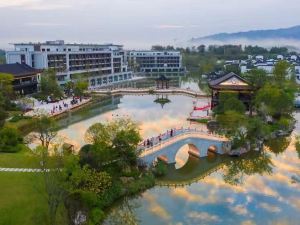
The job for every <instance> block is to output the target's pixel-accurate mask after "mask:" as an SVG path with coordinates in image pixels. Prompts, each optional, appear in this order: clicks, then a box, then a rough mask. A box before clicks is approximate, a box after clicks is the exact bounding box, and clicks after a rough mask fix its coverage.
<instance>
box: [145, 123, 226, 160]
mask: <svg viewBox="0 0 300 225" xmlns="http://www.w3.org/2000/svg"><path fill="white" fill-rule="evenodd" d="M225 142H228V140H227V139H226V138H224V137H220V136H217V135H211V134H207V133H203V132H202V131H198V130H191V129H179V130H178V131H176V132H175V136H174V137H171V138H167V139H166V140H164V139H163V141H161V142H154V145H153V146H150V147H148V148H147V146H146V149H145V150H143V152H142V153H141V156H140V158H141V159H142V160H144V162H145V163H147V164H148V165H151V164H152V163H153V161H155V159H156V158H158V157H159V156H161V155H165V156H166V158H167V159H168V160H164V161H166V162H167V163H169V164H173V163H174V164H176V155H177V154H178V152H179V151H180V149H181V148H182V147H183V146H187V154H186V155H187V156H188V157H189V156H194V157H196V158H201V157H206V156H208V154H210V153H211V154H213V155H215V154H223V153H224V148H223V145H224V143H225ZM141 148H142V149H143V148H145V144H143V146H141ZM186 161H187V160H186Z"/></svg>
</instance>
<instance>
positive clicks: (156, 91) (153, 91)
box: [89, 87, 209, 98]
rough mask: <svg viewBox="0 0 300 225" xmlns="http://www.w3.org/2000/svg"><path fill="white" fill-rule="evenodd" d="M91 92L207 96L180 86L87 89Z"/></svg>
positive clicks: (102, 93)
mask: <svg viewBox="0 0 300 225" xmlns="http://www.w3.org/2000/svg"><path fill="white" fill-rule="evenodd" d="M89 92H90V93H92V94H96V95H97V94H99V95H113V94H186V95H189V96H193V97H198V98H199V97H202V98H207V97H209V96H208V95H206V94H203V93H201V92H197V91H193V90H188V89H182V88H170V89H156V88H154V87H151V88H120V89H95V90H93V89H91V90H89Z"/></svg>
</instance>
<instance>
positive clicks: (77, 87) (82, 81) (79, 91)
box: [73, 74, 89, 96]
mask: <svg viewBox="0 0 300 225" xmlns="http://www.w3.org/2000/svg"><path fill="white" fill-rule="evenodd" d="M86 77H87V76H86V74H76V76H75V77H74V83H73V84H74V85H73V91H74V94H75V95H76V96H83V95H84V92H85V91H86V90H87V89H88V87H89V82H88V80H87V78H86Z"/></svg>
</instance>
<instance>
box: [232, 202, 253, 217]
mask: <svg viewBox="0 0 300 225" xmlns="http://www.w3.org/2000/svg"><path fill="white" fill-rule="evenodd" d="M230 210H231V211H232V212H234V213H236V214H237V215H239V216H247V215H248V216H250V217H252V216H253V214H251V213H249V212H248V209H247V208H246V207H245V206H244V205H241V204H239V205H236V206H233V207H230Z"/></svg>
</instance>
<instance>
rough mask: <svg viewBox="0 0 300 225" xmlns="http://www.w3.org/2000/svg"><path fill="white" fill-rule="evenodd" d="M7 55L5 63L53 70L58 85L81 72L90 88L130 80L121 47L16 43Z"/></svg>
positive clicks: (60, 42)
mask: <svg viewBox="0 0 300 225" xmlns="http://www.w3.org/2000/svg"><path fill="white" fill-rule="evenodd" d="M14 48H15V49H14V51H8V52H7V53H6V60H7V63H20V64H27V65H29V66H31V67H33V68H35V69H54V70H55V71H56V74H57V80H58V82H59V84H61V85H64V84H65V83H66V82H68V81H71V80H73V79H74V77H75V76H74V75H76V74H79V73H84V74H85V76H87V79H88V81H89V86H90V87H92V88H93V87H94V88H96V87H101V86H106V85H110V84H112V83H117V82H120V81H124V80H129V79H132V77H133V75H132V72H131V71H129V70H128V66H127V63H126V62H125V57H124V54H125V53H124V51H123V47H122V46H121V45H113V44H107V45H99V44H65V42H64V41H62V40H58V41H46V42H45V43H17V44H14Z"/></svg>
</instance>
